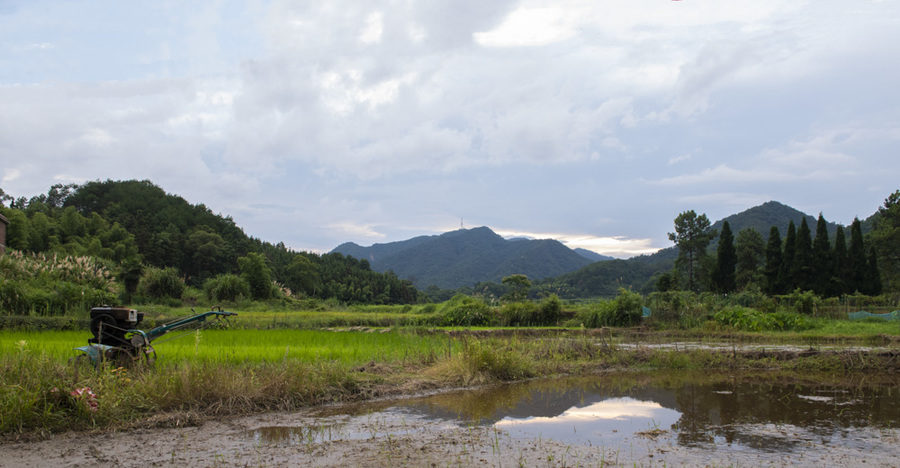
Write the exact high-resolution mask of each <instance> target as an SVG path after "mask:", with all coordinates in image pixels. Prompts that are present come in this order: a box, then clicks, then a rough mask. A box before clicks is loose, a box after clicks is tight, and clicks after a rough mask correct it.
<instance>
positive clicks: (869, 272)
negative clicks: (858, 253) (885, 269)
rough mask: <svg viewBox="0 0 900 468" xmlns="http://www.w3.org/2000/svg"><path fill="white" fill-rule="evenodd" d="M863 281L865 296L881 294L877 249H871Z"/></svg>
mask: <svg viewBox="0 0 900 468" xmlns="http://www.w3.org/2000/svg"><path fill="white" fill-rule="evenodd" d="M863 280H864V283H863V284H864V288H863V289H862V293H863V294H867V295H869V296H877V295H879V294H881V274H880V273H879V272H878V256H877V255H876V253H875V249H869V257H868V258H867V259H866V274H865V277H864V279H863Z"/></svg>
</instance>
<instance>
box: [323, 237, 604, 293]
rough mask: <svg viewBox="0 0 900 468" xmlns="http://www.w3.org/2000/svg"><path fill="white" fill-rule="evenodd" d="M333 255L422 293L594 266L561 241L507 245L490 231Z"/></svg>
mask: <svg viewBox="0 0 900 468" xmlns="http://www.w3.org/2000/svg"><path fill="white" fill-rule="evenodd" d="M332 252H336V253H341V254H343V255H348V256H352V257H356V258H358V259H365V260H368V262H369V264H370V265H371V267H372V269H373V270H375V271H380V272H385V271H388V270H391V271H393V272H394V273H396V274H397V275H398V276H399V277H401V278H404V279H409V280H410V281H412V282H413V284H415V285H416V286H417V287H427V286H430V285H436V286H438V287H440V288H443V289H457V288H460V287H463V286H474V285H475V284H476V283H478V282H482V281H493V282H497V283H499V282H500V281H501V280H502V279H503V277H505V276H509V275H512V274H524V275H526V276H528V278H530V279H532V280H539V279H542V278H547V277H552V276H559V275H562V274H564V273H568V272H571V271H575V270H578V269H579V268H582V267H584V266H586V265H589V264H590V263H592V260H591V259H589V258H585V257H584V256H582V255H581V254H579V253H576V252H575V251H573V250H572V249H570V248H568V247H566V246H565V245H563V244H562V243H561V242H559V241H556V240H552V239H543V240H531V239H521V238H519V239H516V240H506V239H504V238H503V237H501V236H499V235H497V234H496V233H495V232H494V231H492V230H490V229H489V228H487V227H479V228H474V229H460V230H457V231H451V232H447V233H444V234H441V235H437V236H420V237H415V238H412V239H409V240H405V241H399V242H389V243H386V244H374V245H372V246H370V247H362V246H360V245H358V244H355V243H352V242H348V243H344V244H341V245H339V246H337V247H336V248H335V249H334V250H332Z"/></svg>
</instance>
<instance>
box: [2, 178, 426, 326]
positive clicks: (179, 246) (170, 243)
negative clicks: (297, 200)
mask: <svg viewBox="0 0 900 468" xmlns="http://www.w3.org/2000/svg"><path fill="white" fill-rule="evenodd" d="M4 200H5V201H11V203H10V207H9V208H6V207H3V206H0V214H3V215H4V216H5V217H6V218H7V219H8V220H9V221H10V225H9V227H8V233H7V246H8V248H9V249H10V252H19V253H20V254H21V255H35V254H38V255H50V256H54V257H60V258H88V259H90V261H91V262H94V263H96V264H97V265H100V266H102V267H103V268H105V269H106V270H107V271H108V272H109V285H105V286H104V289H102V292H103V293H102V294H99V293H98V294H99V295H98V294H93V293H91V294H87V293H86V294H85V295H84V297H87V298H92V299H85V300H81V301H80V302H79V304H81V305H80V306H79V307H81V308H82V309H84V310H86V308H89V307H90V306H91V305H100V304H103V303H116V302H130V301H131V300H133V299H138V300H141V298H146V299H157V298H171V299H174V300H177V299H179V298H180V297H181V294H182V293H184V292H185V291H186V289H185V288H187V287H196V288H201V287H204V285H205V284H206V282H207V281H208V280H214V279H215V278H217V277H219V276H222V275H240V276H241V278H242V279H243V281H244V282H246V284H247V286H249V288H250V291H249V298H252V299H258V300H266V299H269V298H273V297H276V296H279V295H283V296H291V297H298V298H303V297H309V298H319V299H331V298H334V299H338V300H340V301H343V302H348V303H375V304H410V303H416V302H419V301H422V300H424V294H422V293H420V292H419V291H418V290H416V288H415V287H414V286H413V285H412V283H411V282H410V281H407V280H402V279H400V278H398V277H397V275H395V274H392V273H390V272H388V273H378V272H375V271H372V269H371V268H370V267H369V264H368V263H367V262H365V261H359V260H356V259H352V258H348V257H344V256H343V255H340V254H327V255H317V254H313V253H308V252H295V251H292V250H290V249H288V248H286V247H285V246H284V244H281V243H279V244H271V243H268V242H263V241H261V240H258V239H254V238H251V237H249V236H247V235H246V234H245V233H244V232H243V230H241V229H240V228H239V227H237V226H236V225H235V223H234V221H233V220H232V219H231V218H230V217H223V216H220V215H217V214H214V213H213V212H212V211H211V210H210V209H209V208H207V207H206V206H205V205H202V204H201V205H191V204H189V203H188V202H187V201H185V200H184V199H183V198H181V197H178V196H175V195H170V194H166V193H165V192H164V191H163V190H162V189H161V188H159V187H157V186H155V185H153V184H152V183H151V182H149V181H106V182H100V181H96V182H88V183H86V184H84V185H81V186H76V185H55V186H53V187H51V188H50V190H49V191H48V193H47V194H43V195H39V196H35V197H32V198H31V199H25V198H18V199H11V197H9V196H7V195H5V194H4ZM22 258H24V257H21V256H19V257H17V256H11V257H9V262H8V263H15V264H17V265H18V264H19V263H22V261H23V260H21V259H22ZM17 259H18V260H17ZM8 268H19V269H21V268H27V267H26V266H22V265H18V266H15V267H13V266H8ZM15 278H17V277H13V276H10V275H4V277H3V280H2V284H0V288H2V289H3V291H8V293H7V294H3V297H2V299H0V306H2V307H3V309H2V311H3V312H7V313H32V312H35V311H37V310H42V311H49V312H47V313H63V311H64V310H68V309H70V308H71V307H70V305H69V304H70V303H71V301H67V300H62V299H60V300H50V299H48V298H46V297H43V296H41V297H38V296H40V295H41V294H44V295H49V294H57V295H58V294H60V292H59V291H66V290H67V289H66V287H64V286H61V284H62V283H52V284H51V283H49V282H48V281H51V280H50V279H47V278H45V277H40V278H37V277H35V278H31V279H29V278H19V279H15ZM226 283H227V284H229V286H230V289H231V291H226V290H225V288H224V286H225V284H226ZM276 283H277V284H276ZM214 284H215V283H213V284H211V285H210V287H209V288H206V294H207V295H208V296H213V297H216V298H218V299H225V298H232V299H236V298H239V297H247V295H246V294H244V290H243V286H242V285H235V284H234V282H233V280H231V279H230V278H227V279H226V280H224V281H223V282H220V283H218V285H219V286H220V287H218V288H217V287H213V286H214ZM91 288H92V287H89V290H90V291H94V290H95V289H96V288H94V289H91ZM96 290H98V291H100V289H96ZM28 291H35V292H33V293H29V292H28ZM36 291H49V292H47V293H41V294H39V293H38V292H36ZM110 294H112V295H111V297H110ZM133 295H137V296H135V297H133ZM79 296H81V294H79ZM60 301H62V302H60ZM60 304H63V306H62V307H60ZM42 313H43V312H42Z"/></svg>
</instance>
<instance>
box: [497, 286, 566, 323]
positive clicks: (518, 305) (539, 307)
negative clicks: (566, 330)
mask: <svg viewBox="0 0 900 468" xmlns="http://www.w3.org/2000/svg"><path fill="white" fill-rule="evenodd" d="M561 309H562V303H561V302H560V300H559V297H557V296H556V295H555V294H554V295H552V296H550V297H548V298H547V299H544V300H543V301H542V302H541V303H540V304H535V303H533V302H510V303H508V304H504V305H503V307H501V308H500V324H501V325H504V326H511V327H517V326H526V327H529V326H530V327H539V326H549V325H556V323H557V321H559V315H560V311H561Z"/></svg>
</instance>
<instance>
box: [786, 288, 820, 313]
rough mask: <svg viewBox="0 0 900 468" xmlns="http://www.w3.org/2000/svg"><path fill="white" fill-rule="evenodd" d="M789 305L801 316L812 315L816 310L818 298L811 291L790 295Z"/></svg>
mask: <svg viewBox="0 0 900 468" xmlns="http://www.w3.org/2000/svg"><path fill="white" fill-rule="evenodd" d="M791 303H792V304H794V309H795V310H796V311H797V312H798V313H801V314H806V315H812V314H813V313H814V312H816V310H818V305H819V297H818V296H816V294H815V293H814V292H812V291H800V290H799V289H798V290H796V291H794V292H793V293H791Z"/></svg>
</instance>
